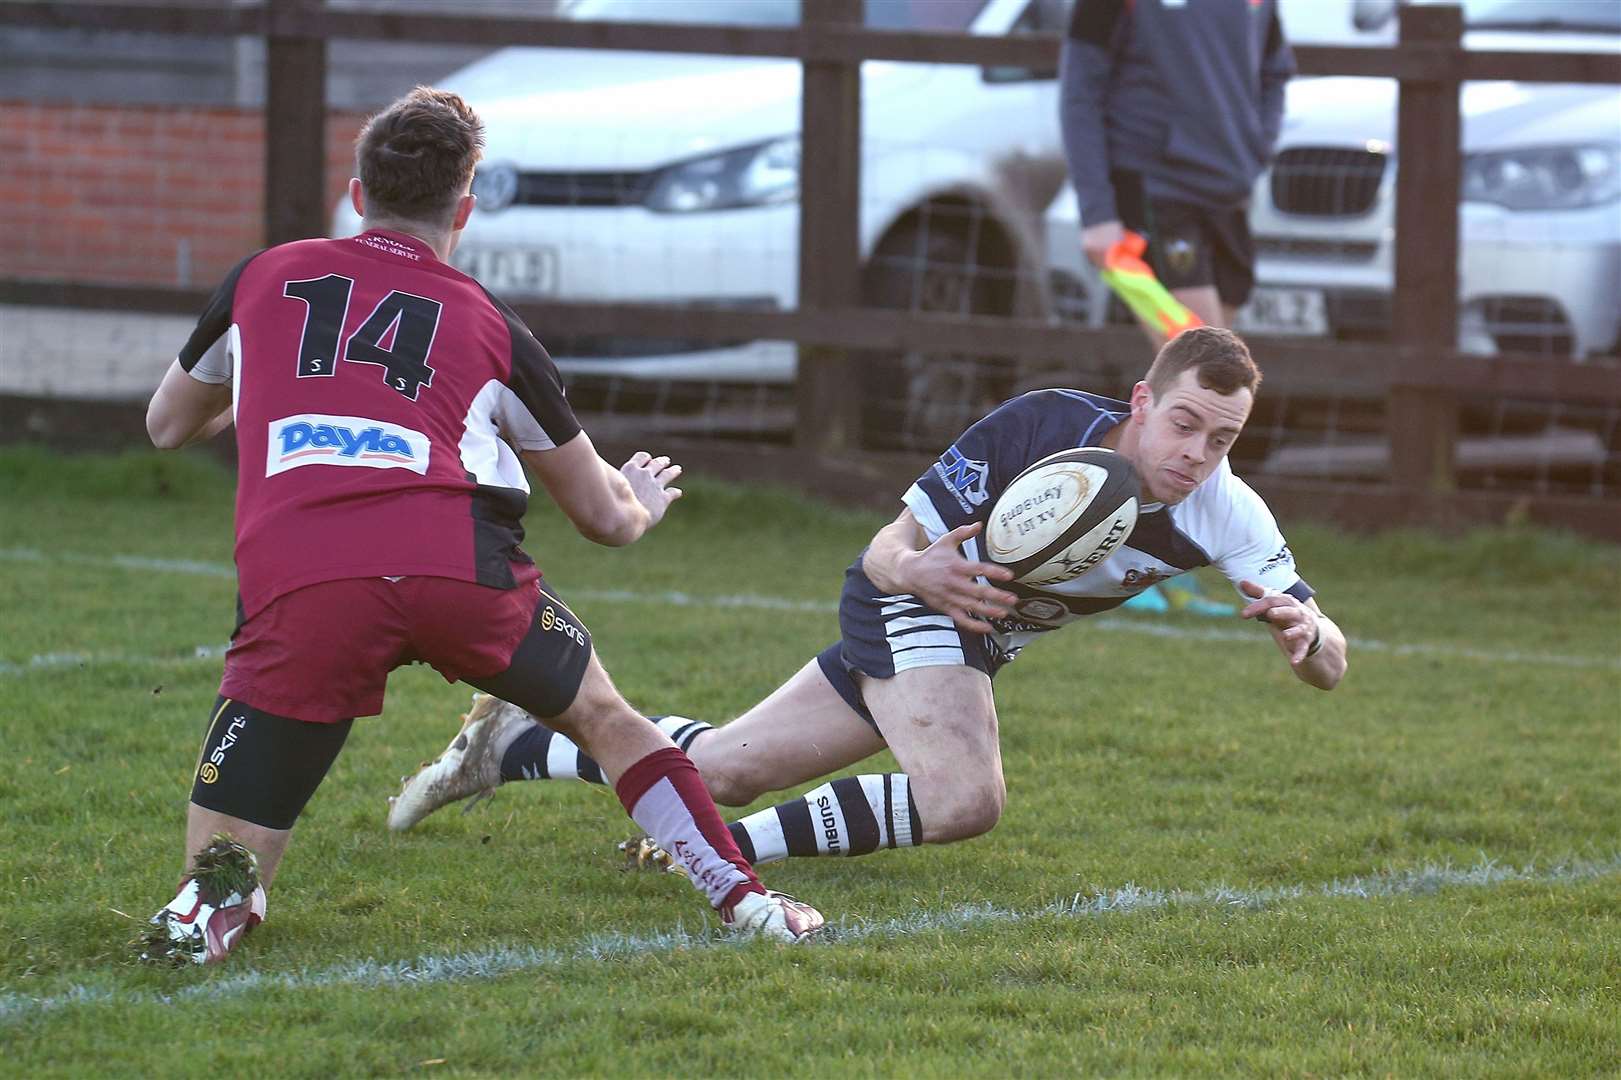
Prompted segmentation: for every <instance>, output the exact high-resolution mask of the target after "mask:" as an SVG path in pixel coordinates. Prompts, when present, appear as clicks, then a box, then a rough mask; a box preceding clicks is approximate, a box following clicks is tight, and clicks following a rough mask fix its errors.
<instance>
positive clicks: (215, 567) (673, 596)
mask: <svg viewBox="0 0 1621 1080" xmlns="http://www.w3.org/2000/svg"><path fill="white" fill-rule="evenodd" d="M4 560H10V561H14V562H62V563H74V564H85V565H93V566H116V567H119V568H122V569H127V570H159V571H167V572H171V573H177V574H201V575H205V576H208V577H235V576H236V570H235V568H234V567H232V566H230V565H229V564H227V563H209V562H197V561H195V560H192V559H151V558H146V557H144V556H139V555H79V554H71V553H61V554H57V553H53V554H49V555H47V554H46V553H45V552H42V551H39V550H37V549H34V548H0V561H4ZM564 591H565V592H566V593H567V594H568V596H569V598H571V599H574V600H596V601H600V602H602V603H606V604H662V605H664V606H666V607H686V608H734V609H745V610H751V611H790V612H805V613H809V614H817V615H828V614H836V613H837V612H838V610H839V606H838V604H836V603H831V602H829V601H825V600H793V599H790V598H788V597H785V596H760V595H756V594H750V593H743V594H723V595H716V596H699V595H694V594H692V593H686V592H637V591H635V590H631V589H566V590H564ZM1088 625H1089V626H1091V627H1093V628H1094V629H1098V630H1106V631H1109V632H1111V633H1124V634H1143V635H1146V636H1148V637H1161V638H1171V639H1175V640H1181V641H1235V642H1246V643H1247V642H1253V641H1261V640H1265V639H1264V638H1263V637H1262V635H1261V631H1260V630H1259V629H1253V630H1240V629H1228V628H1222V627H1214V626H1188V625H1185V624H1179V623H1163V622H1150V621H1147V620H1146V619H1140V618H1137V617H1132V616H1120V615H1100V616H1097V617H1096V619H1095V620H1094V621H1093V622H1091V623H1089V624H1088ZM199 648H202V646H199ZM1351 648H1352V650H1353V651H1355V652H1375V653H1386V654H1388V655H1390V656H1428V657H1435V658H1437V659H1443V660H1478V661H1481V662H1482V663H1489V664H1532V665H1537V666H1542V667H1566V668H1600V669H1604V670H1609V671H1621V657H1614V656H1590V655H1582V654H1572V653H1539V652H1523V651H1521V650H1519V649H1476V648H1471V647H1470V646H1467V645H1437V644H1430V643H1426V642H1403V643H1401V644H1395V643H1392V642H1386V641H1379V640H1376V639H1373V638H1353V639H1352V641H1351ZM170 659H172V658H162V657H148V658H138V657H130V658H127V659H126V660H124V661H122V662H125V663H157V662H163V663H167V662H169V661H170ZM25 666H26V665H25ZM17 669H18V666H17V665H11V666H10V667H8V666H7V665H4V664H0V674H16V671H17Z"/></svg>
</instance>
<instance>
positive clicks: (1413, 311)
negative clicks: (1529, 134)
mask: <svg viewBox="0 0 1621 1080" xmlns="http://www.w3.org/2000/svg"><path fill="white" fill-rule="evenodd" d="M1462 39H1463V9H1462V8H1460V7H1457V6H1456V5H1445V6H1416V7H1404V8H1402V11H1401V44H1402V45H1403V46H1407V45H1422V46H1427V47H1429V48H1430V49H1432V50H1433V51H1434V57H1433V60H1432V61H1430V62H1428V63H1426V64H1425V66H1424V70H1423V73H1422V75H1421V76H1420V77H1418V78H1404V79H1402V80H1401V93H1400V104H1399V105H1398V107H1397V118H1396V154H1397V161H1398V167H1397V170H1396V281H1395V293H1394V296H1393V298H1392V305H1393V309H1392V312H1391V315H1392V319H1391V322H1392V327H1391V329H1392V336H1393V337H1394V339H1395V344H1396V345H1397V346H1398V347H1400V348H1405V349H1408V350H1412V353H1413V355H1414V356H1415V357H1416V359H1415V361H1414V362H1415V363H1418V364H1435V363H1439V362H1440V361H1441V360H1442V359H1443V357H1444V356H1445V355H1446V354H1448V353H1450V352H1451V351H1452V350H1453V349H1454V348H1455V347H1456V345H1457V328H1458V186H1459V180H1460V176H1461V163H1460V161H1459V155H1460V152H1461V147H1460V134H1461V121H1460V115H1459V104H1458V94H1459V89H1460V87H1461V83H1460V81H1459V73H1460V71H1461V70H1462V66H1463V65H1462ZM1385 423H1386V427H1387V430H1388V432H1389V436H1390V469H1391V480H1392V481H1393V482H1395V483H1396V484H1397V485H1399V486H1401V487H1404V488H1411V489H1414V490H1415V491H1417V490H1423V491H1428V492H1444V491H1451V490H1452V489H1453V488H1454V487H1455V486H1456V471H1455V450H1456V446H1457V437H1458V403H1457V398H1456V396H1455V395H1453V394H1452V393H1450V392H1447V391H1443V390H1435V389H1426V390H1420V389H1417V388H1411V387H1403V386H1401V385H1399V384H1398V385H1396V386H1393V387H1392V388H1391V391H1390V402H1389V410H1388V412H1387V415H1386V419H1385Z"/></svg>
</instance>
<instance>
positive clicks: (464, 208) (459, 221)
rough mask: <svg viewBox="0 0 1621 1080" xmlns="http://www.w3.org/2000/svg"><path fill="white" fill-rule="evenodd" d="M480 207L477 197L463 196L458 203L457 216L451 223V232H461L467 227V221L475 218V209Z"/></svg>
mask: <svg viewBox="0 0 1621 1080" xmlns="http://www.w3.org/2000/svg"><path fill="white" fill-rule="evenodd" d="M476 205H478V196H477V195H472V194H468V195H463V196H462V197H461V198H460V199H459V200H457V202H456V216H455V218H454V219H452V221H451V223H450V228H451V230H452V231H453V232H454V231H460V230H461V229H464V228H466V227H467V219H468V218H470V217H472V216H473V207H474V206H476Z"/></svg>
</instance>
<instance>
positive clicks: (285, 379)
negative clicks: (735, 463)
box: [145, 87, 822, 963]
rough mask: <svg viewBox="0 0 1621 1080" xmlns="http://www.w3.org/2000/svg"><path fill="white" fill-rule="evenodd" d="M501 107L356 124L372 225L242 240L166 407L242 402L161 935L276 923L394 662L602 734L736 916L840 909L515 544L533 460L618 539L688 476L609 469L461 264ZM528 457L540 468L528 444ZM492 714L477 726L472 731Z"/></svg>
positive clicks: (183, 438)
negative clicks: (291, 878)
mask: <svg viewBox="0 0 1621 1080" xmlns="http://www.w3.org/2000/svg"><path fill="white" fill-rule="evenodd" d="M483 142H484V135H483V126H482V124H481V123H480V121H479V119H478V117H477V116H476V115H475V114H474V113H473V111H472V110H471V109H469V108H468V107H467V105H466V104H465V103H464V102H463V101H462V100H461V99H460V98H459V97H457V96H456V95H454V94H450V93H446V92H442V91H435V90H431V89H428V88H425V87H419V88H417V89H416V90H415V91H413V92H412V93H411V94H409V95H407V96H406V97H404V98H402V99H401V100H399V101H397V102H395V103H394V104H393V105H391V106H389V107H388V108H387V109H385V110H383V111H382V112H381V113H379V114H378V115H377V116H374V117H373V118H372V119H371V120H370V121H369V122H368V123H367V124H366V126H365V128H364V129H363V130H362V131H361V133H360V136H359V138H358V140H357V142H356V158H357V164H358V171H359V174H360V175H359V177H358V178H357V179H355V180H352V181H350V198H351V199H352V200H353V202H354V206H355V210H356V212H357V213H359V214H360V215H361V217H362V218H363V219H364V221H363V231H362V232H361V233H360V235H358V236H353V237H349V238H346V239H340V240H305V241H299V242H296V243H290V244H283V245H280V246H278V247H273V248H269V249H268V250H264V251H260V252H258V253H256V254H254V255H251V256H249V257H248V258H246V259H244V260H243V261H242V262H241V263H239V264H238V265H237V266H236V267H235V268H234V269H233V270H232V271H231V272H230V274H229V275H228V276H227V277H226V279H225V282H224V284H222V285H221V286H220V287H219V289H218V290H217V291H216V292H215V293H214V295H213V298H212V299H211V300H210V302H209V304H208V307H207V309H206V310H205V311H204V312H203V315H202V318H201V319H200V321H199V322H198V324H197V328H196V330H195V331H194V332H193V333H192V335H191V338H190V340H189V341H187V342H186V345H185V347H184V348H183V349H182V350H181V351H180V354H179V357H178V359H176V361H175V362H174V363H173V364H172V365H171V366H170V368H169V370H168V372H167V373H166V374H165V375H164V378H163V381H162V384H161V385H160V386H159V387H158V390H157V393H156V394H155V395H154V396H153V398H152V402H151V405H150V407H149V409H148V412H147V428H148V430H149V432H150V433H151V436H152V441H153V442H154V443H155V444H156V445H158V446H159V447H166V448H167V447H178V446H181V445H184V444H185V443H188V442H191V441H193V440H195V439H198V438H202V437H207V436H209V435H212V434H215V433H217V432H219V431H221V430H223V429H224V428H226V427H227V426H230V425H231V424H232V423H233V422H234V424H235V427H236V440H237V449H238V456H239V466H238V478H237V500H236V565H237V572H238V581H239V604H238V607H239V611H238V626H237V629H236V631H235V633H234V634H233V636H232V640H231V646H230V649H229V650H228V651H227V653H226V656H225V671H224V676H223V678H222V680H221V684H220V692H219V697H218V698H217V700H216V701H215V703H214V705H213V707H212V709H211V710H210V713H209V724H208V730H207V734H206V735H205V737H204V742H203V748H202V753H201V755H200V757H199V759H198V766H197V773H196V777H195V780H194V783H193V786H192V792H191V804H190V807H189V810H188V818H187V826H186V858H187V869H186V876H185V878H184V880H183V881H182V884H181V888H180V892H179V894H178V895H177V896H176V897H175V899H174V900H173V901H171V902H170V903H169V904H168V905H166V906H165V907H164V908H163V909H161V910H160V911H159V912H158V913H157V914H156V915H155V916H153V918H152V922H151V930H150V931H149V932H148V934H147V941H146V944H145V947H146V953H145V955H146V956H147V957H148V958H150V959H163V960H173V961H178V962H185V961H188V960H192V961H196V962H199V963H202V962H208V961H213V960H219V959H223V958H224V957H225V955H226V954H227V953H228V952H229V951H230V950H231V948H232V947H233V946H234V945H235V944H236V943H237V941H238V940H240V938H241V936H242V934H243V933H244V932H245V931H246V930H248V929H251V928H252V927H253V926H254V925H257V923H258V922H259V921H260V920H262V919H263V918H264V914H265V889H266V888H268V887H269V885H270V883H271V881H272V880H273V879H274V877H275V874H276V868H277V865H278V864H279V863H280V861H281V857H282V853H283V852H284V850H285V849H286V846H287V841H288V838H289V836H290V833H291V830H292V827H293V823H294V822H295V821H296V820H297V818H298V816H299V814H300V812H301V811H302V810H303V808H304V806H305V804H306V803H307V802H308V800H309V798H310V797H311V796H312V795H313V794H314V792H315V789H316V788H317V787H318V786H319V784H320V783H321V780H322V779H323V778H324V777H325V776H326V773H327V770H328V769H329V768H330V767H331V764H332V762H333V760H334V759H335V758H336V757H337V754H338V751H339V750H340V749H341V748H342V746H343V743H344V740H345V739H346V738H347V736H348V734H349V729H350V727H351V725H352V723H353V719H354V718H355V717H357V716H371V715H375V714H377V713H379V712H381V711H382V707H383V691H384V685H385V683H386V681H387V677H388V673H389V672H390V671H391V670H393V669H394V668H396V667H399V666H401V665H403V664H407V663H413V662H422V663H427V664H431V665H432V666H433V667H434V668H436V669H437V670H438V671H439V672H440V673H442V674H443V675H444V677H445V678H446V679H448V680H451V681H455V680H458V679H460V680H465V681H466V682H468V683H471V684H472V685H474V686H477V687H479V688H481V689H483V690H486V691H488V692H489V693H491V694H498V695H500V696H501V697H502V698H504V699H506V700H508V701H512V702H515V703H517V704H519V705H521V706H523V707H524V708H525V709H527V710H529V711H530V712H532V713H533V714H534V715H536V716H541V717H544V718H546V723H547V724H548V725H549V727H550V728H551V729H554V730H556V731H559V732H565V733H567V735H568V737H569V738H570V739H572V740H574V742H576V743H578V744H579V745H580V746H581V747H584V748H586V749H587V750H588V751H589V753H590V754H591V756H592V758H593V759H594V760H595V761H597V762H599V763H600V765H601V768H602V770H603V772H604V773H605V775H606V777H607V779H609V780H610V781H612V782H613V783H614V784H615V787H616V789H617V792H618V795H619V797H620V799H621V801H622V802H623V803H624V806H625V809H626V810H627V811H628V812H629V813H630V815H631V817H632V818H633V819H634V820H635V821H636V823H637V824H638V825H640V826H642V827H643V828H644V829H646V830H647V831H648V832H650V833H651V834H653V835H654V836H656V837H658V843H659V844H660V845H662V846H663V847H664V848H666V849H668V850H670V851H674V852H677V853H678V854H679V858H680V860H681V862H682V865H683V866H684V867H685V868H686V869H687V870H688V871H689V872H690V877H691V878H692V881H693V883H694V884H695V885H696V886H697V887H698V888H699V890H700V891H701V892H703V893H704V894H705V896H706V898H707V899H708V900H709V902H710V904H711V905H712V906H713V907H714V908H715V909H716V910H717V911H719V912H720V914H721V918H722V922H723V923H725V924H726V925H728V926H731V927H733V928H734V929H737V930H740V931H744V932H748V933H755V932H763V933H766V934H768V935H770V936H774V937H777V938H779V939H783V940H797V939H799V938H800V937H803V936H804V935H806V934H809V933H812V932H814V931H815V930H816V929H817V928H819V927H820V926H821V924H822V917H821V916H820V915H819V914H818V913H817V912H816V911H815V910H814V909H812V908H810V907H809V906H807V905H805V904H802V903H799V902H798V901H795V900H794V899H793V898H792V897H786V896H783V895H782V894H779V893H773V892H768V891H767V890H766V889H765V887H764V886H762V885H761V884H760V881H759V878H758V877H756V876H755V874H754V871H753V869H752V868H751V867H750V865H749V863H748V862H747V861H746V860H745V859H744V858H743V857H742V855H741V853H740V852H739V851H738V849H737V845H736V843H735V842H734V841H733V840H732V837H731V834H730V833H729V832H728V831H727V829H726V827H725V825H724V823H723V822H722V820H721V817H720V814H719V811H717V810H716V809H715V804H714V802H713V801H712V799H711V797H710V795H709V793H708V791H707V790H706V789H705V787H704V784H703V782H702V780H701V779H700V777H699V774H698V771H697V770H696V769H695V768H694V766H693V764H692V762H691V761H690V760H689V759H688V757H687V756H686V754H685V753H683V752H682V751H681V750H679V749H678V748H676V747H675V746H674V745H673V744H672V743H671V741H670V739H668V738H667V737H666V736H665V735H664V734H662V733H661V732H660V731H659V729H658V728H657V727H655V726H654V725H653V724H652V723H650V722H649V721H648V720H647V719H646V718H644V717H642V716H641V715H639V714H638V713H636V712H635V711H634V710H632V709H631V708H630V706H629V705H627V704H626V703H625V701H624V699H623V698H621V697H620V696H619V694H618V692H617V691H616V690H615V689H614V687H613V684H612V683H611V682H610V681H609V678H608V674H607V672H606V671H604V669H603V667H602V664H601V663H600V662H599V661H598V659H597V657H596V655H595V652H594V650H593V648H592V642H591V635H590V633H589V632H588V631H587V630H586V628H585V626H584V625H583V624H582V623H581V622H580V620H579V619H578V618H577V617H576V616H575V615H574V613H573V612H571V611H570V610H569V608H568V606H567V605H566V604H565V603H564V601H563V600H562V599H560V598H559V596H558V594H557V593H555V592H553V591H552V589H551V587H550V585H549V584H548V583H547V582H546V581H545V580H544V579H543V578H542V577H541V573H540V570H539V568H538V567H537V566H536V565H535V563H534V561H533V560H532V559H531V558H530V557H529V555H528V554H526V553H525V552H524V550H523V549H522V548H521V547H520V546H519V544H520V542H521V541H522V539H523V526H522V524H521V519H522V517H523V513H524V510H525V508H526V506H527V501H528V494H529V485H528V482H527V480H526V479H525V476H524V470H523V466H524V465H527V466H528V468H529V470H530V471H531V472H532V473H534V475H535V476H537V477H538V478H539V479H540V482H541V484H542V485H543V486H544V487H545V488H546V490H547V492H548V493H549V494H550V495H551V497H552V499H553V500H554V501H555V502H556V503H557V505H558V506H559V507H560V508H561V509H562V510H563V512H564V513H565V514H566V515H567V516H568V517H569V519H570V521H572V522H573V523H574V525H575V526H576V528H578V529H579V531H580V532H581V534H583V535H584V536H586V537H587V538H588V539H591V540H594V541H596V542H598V543H601V544H606V545H610V546H619V545H623V544H629V543H631V542H633V541H635V540H636V539H638V538H639V537H640V536H641V535H642V534H643V533H645V532H646V531H647V530H648V529H649V528H651V527H653V526H654V525H656V524H658V522H659V521H660V520H661V519H662V518H663V516H664V514H665V511H666V510H667V509H668V507H669V505H670V504H671V503H672V502H674V501H675V499H677V498H678V497H679V496H680V494H681V490H680V489H679V488H676V487H672V486H671V484H672V483H673V482H674V481H675V480H676V479H677V477H679V475H680V473H681V469H680V466H677V465H672V464H671V463H670V460H669V459H668V458H666V457H654V456H651V455H649V454H647V453H645V452H638V453H637V454H635V455H634V456H633V457H632V458H631V459H630V460H629V461H628V462H626V463H625V464H624V465H623V466H621V467H620V468H617V469H616V468H614V467H613V466H611V465H610V464H608V463H607V462H606V461H604V460H603V459H602V458H601V457H600V456H598V454H597V452H596V449H595V448H594V447H593V446H592V443H591V439H590V438H589V437H588V436H587V435H586V433H585V432H584V431H583V430H581V428H580V425H579V423H578V422H577V421H576V420H575V417H574V413H573V410H572V409H571V408H570V406H569V404H568V402H567V400H566V399H565V398H564V395H563V388H562V384H561V381H560V378H559V376H558V372H557V369H556V367H555V366H554V365H553V363H552V360H551V358H550V357H549V356H548V355H547V353H546V350H545V349H544V348H542V347H541V344H540V342H539V341H537V340H536V339H535V337H534V335H533V334H531V333H530V332H529V330H528V329H527V328H526V327H525V326H524V325H523V323H522V322H521V321H520V320H519V319H518V317H517V316H516V315H515V314H513V312H512V311H511V309H510V308H508V307H507V306H506V305H504V304H502V303H501V302H500V301H499V300H497V299H495V298H494V297H493V296H491V295H489V294H488V293H486V292H485V291H484V290H483V288H482V287H481V286H480V285H479V284H478V283H477V282H476V281H474V280H473V279H471V278H469V277H467V276H466V275H464V274H462V273H460V272H459V271H457V270H455V269H453V268H452V267H451V266H450V265H449V264H448V262H447V261H446V260H448V259H449V257H450V254H451V252H452V251H453V250H454V248H455V246H456V242H457V239H458V237H459V235H460V231H461V229H462V227H463V226H464V225H465V224H466V222H467V219H468V215H470V214H471V213H472V211H473V206H474V198H473V196H472V195H471V194H470V190H471V185H472V179H473V170H474V166H475V164H476V163H477V161H478V158H479V154H480V151H481V149H482V147H483ZM520 462H521V464H520ZM482 738H483V734H482V733H481V732H476V731H469V732H468V733H467V737H466V738H465V739H463V740H461V742H460V748H461V749H462V750H465V751H467V752H469V753H477V752H478V751H479V745H480V740H481V739H482Z"/></svg>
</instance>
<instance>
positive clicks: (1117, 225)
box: [1059, 0, 1295, 338]
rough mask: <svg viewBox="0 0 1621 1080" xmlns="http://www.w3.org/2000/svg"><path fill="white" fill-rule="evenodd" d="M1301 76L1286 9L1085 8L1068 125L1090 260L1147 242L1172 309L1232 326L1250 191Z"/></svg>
mask: <svg viewBox="0 0 1621 1080" xmlns="http://www.w3.org/2000/svg"><path fill="white" fill-rule="evenodd" d="M1294 69H1295V65H1294V55H1293V54H1292V53H1291V52H1290V50H1289V46H1288V44H1287V43H1286V42H1285V41H1284V38H1283V30H1282V27H1281V24H1280V23H1279V20H1278V11H1277V0H1076V3H1075V9H1074V12H1073V14H1072V16H1071V19H1070V27H1069V32H1068V34H1067V35H1066V37H1065V40H1064V43H1063V50H1062V65H1061V70H1062V76H1061V77H1062V84H1061V94H1060V106H1059V113H1060V121H1061V123H1062V125H1063V132H1064V149H1065V153H1066V155H1067V156H1068V159H1069V169H1070V178H1071V179H1072V180H1073V182H1074V184H1075V192H1076V195H1077V197H1078V200H1079V204H1080V213H1081V247H1082V249H1083V250H1084V251H1085V253H1086V255H1087V257H1088V258H1089V259H1091V260H1092V262H1094V263H1096V264H1099V265H1101V264H1102V262H1103V258H1104V256H1105V254H1106V253H1107V252H1108V250H1109V248H1110V247H1111V246H1112V245H1113V244H1114V243H1115V242H1116V241H1118V240H1119V239H1120V238H1121V235H1122V231H1123V230H1124V229H1131V230H1133V231H1136V232H1139V233H1142V234H1143V235H1144V236H1146V237H1147V238H1148V242H1149V248H1148V258H1149V261H1150V264H1151V265H1152V266H1153V268H1154V272H1155V273H1156V274H1157V275H1158V276H1159V278H1160V280H1161V281H1162V282H1163V283H1164V284H1165V286H1166V287H1167V288H1168V289H1170V290H1171V292H1172V293H1173V294H1174V295H1175V296H1176V298H1177V299H1178V300H1180V301H1181V302H1182V303H1183V304H1185V305H1187V306H1188V307H1189V308H1191V309H1192V310H1193V312H1194V313H1195V314H1196V315H1198V316H1199V317H1200V318H1201V319H1203V320H1204V321H1205V322H1206V323H1209V324H1211V325H1216V326H1228V325H1231V323H1232V321H1233V316H1234V313H1235V312H1236V310H1237V309H1238V308H1239V307H1240V306H1242V305H1243V303H1244V301H1245V300H1246V299H1248V297H1249V293H1250V289H1251V287H1252V286H1253V284H1254V278H1255V275H1254V263H1255V257H1254V245H1253V244H1252V242H1251V240H1250V233H1249V221H1248V203H1249V194H1250V189H1251V187H1252V186H1253V185H1254V183H1255V179H1256V177H1257V176H1259V175H1260V173H1261V170H1262V169H1264V168H1265V167H1266V164H1267V162H1268V161H1269V160H1270V159H1271V156H1272V152H1273V147H1274V146H1275V145H1276V143H1277V139H1278V132H1279V129H1280V127H1281V126H1282V122H1283V103H1284V86H1285V84H1286V83H1287V82H1288V80H1289V77H1290V76H1291V75H1293V74H1294ZM1149 333H1150V336H1152V337H1156V338H1158V335H1157V334H1156V333H1155V332H1154V331H1152V330H1151V331H1149Z"/></svg>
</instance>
